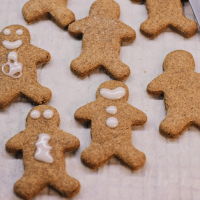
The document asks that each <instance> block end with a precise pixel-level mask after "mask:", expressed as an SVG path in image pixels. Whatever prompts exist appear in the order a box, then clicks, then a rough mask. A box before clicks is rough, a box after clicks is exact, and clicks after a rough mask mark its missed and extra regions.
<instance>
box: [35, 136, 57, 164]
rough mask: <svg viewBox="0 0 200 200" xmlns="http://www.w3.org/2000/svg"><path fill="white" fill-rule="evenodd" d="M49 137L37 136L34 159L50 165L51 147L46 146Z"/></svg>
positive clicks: (51, 158)
mask: <svg viewBox="0 0 200 200" xmlns="http://www.w3.org/2000/svg"><path fill="white" fill-rule="evenodd" d="M50 138H51V137H50V136H49V135H48V134H46V133H41V134H39V139H38V140H37V142H36V144H35V146H36V147H37V150H36V152H35V156H34V157H35V159H36V160H39V161H42V162H46V163H52V162H53V157H52V156H51V154H50V150H51V149H52V147H51V146H50V145H49V144H48V141H49V140H50Z"/></svg>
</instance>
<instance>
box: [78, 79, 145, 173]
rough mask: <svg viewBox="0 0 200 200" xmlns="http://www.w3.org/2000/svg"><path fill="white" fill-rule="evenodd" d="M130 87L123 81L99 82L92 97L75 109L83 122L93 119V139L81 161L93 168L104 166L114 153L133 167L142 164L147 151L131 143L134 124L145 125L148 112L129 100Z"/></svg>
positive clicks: (114, 155)
mask: <svg viewBox="0 0 200 200" xmlns="http://www.w3.org/2000/svg"><path fill="white" fill-rule="evenodd" d="M128 96H129V91H128V87H127V86H126V85H125V84H124V83H123V82H120V81H107V82H104V83H102V84H101V85H100V87H99V88H98V90H97V93H96V97H97V99H96V101H93V102H91V103H89V104H87V105H85V106H83V107H81V108H79V109H78V110H77V111H76V113H75V119H76V120H77V121H79V122H81V123H85V122H88V121H90V120H91V123H92V124H91V136H92V142H91V144H90V146H89V147H88V148H87V149H86V150H84V151H83V152H82V154H81V160H82V162H83V163H84V164H85V165H86V166H87V167H90V168H92V169H97V168H99V167H101V166H102V165H103V164H104V163H106V162H107V161H108V160H110V159H111V158H112V157H116V158H118V159H119V160H120V161H121V162H122V163H123V164H124V165H126V166H127V167H129V168H130V169H131V170H137V169H139V168H141V167H142V166H143V165H144V164H145V161H146V157H145V154H144V153H142V152H140V151H138V150H137V149H136V148H134V147H133V145H132V132H131V127H132V126H138V125H143V124H145V122H146V121H147V117H146V115H145V114H144V113H143V112H142V111H140V110H138V109H137V108H134V107H133V106H131V105H130V104H128V103H127V100H128Z"/></svg>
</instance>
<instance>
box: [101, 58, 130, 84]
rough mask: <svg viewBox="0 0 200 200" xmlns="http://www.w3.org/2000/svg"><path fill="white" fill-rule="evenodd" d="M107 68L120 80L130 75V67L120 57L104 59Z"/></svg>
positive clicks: (114, 77)
mask: <svg viewBox="0 0 200 200" xmlns="http://www.w3.org/2000/svg"><path fill="white" fill-rule="evenodd" d="M104 67H105V70H106V71H107V72H108V74H109V75H110V76H111V77H112V78H113V79H116V80H118V81H123V80H125V79H126V78H128V77H129V75H130V68H129V66H128V65H126V64H124V63H123V62H122V61H121V60H120V59H119V58H112V57H111V58H110V59H109V60H108V61H107V60H105V61H104Z"/></svg>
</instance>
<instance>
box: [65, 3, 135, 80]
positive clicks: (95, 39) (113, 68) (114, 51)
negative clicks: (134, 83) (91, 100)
mask: <svg viewBox="0 0 200 200" xmlns="http://www.w3.org/2000/svg"><path fill="white" fill-rule="evenodd" d="M119 16H120V7H119V5H118V4H117V3H116V2H115V1H114V0H97V1H95V2H94V3H93V4H92V6H91V8H90V13H89V17H86V18H84V19H81V20H78V21H76V22H74V23H72V24H70V25H69V28H68V32H69V33H70V34H71V35H72V36H75V37H79V36H81V35H82V34H83V43H82V52H81V55H80V56H79V57H78V58H76V59H75V60H73V61H72V62H71V66H70V67H71V70H72V72H73V73H74V74H76V75H77V76H78V77H81V78H83V77H85V76H87V75H89V74H91V73H92V72H93V71H95V70H96V69H98V68H99V67H102V66H103V68H104V69H105V71H106V72H107V73H108V74H109V75H110V76H111V77H112V78H114V79H117V80H125V79H126V78H127V77H128V76H129V74H130V68H129V67H128V66H127V65H126V64H124V63H123V62H122V61H121V60H120V57H119V55H120V43H121V42H132V41H134V40H135V38H136V33H135V31H134V30H133V29H132V28H131V27H129V26H128V25H126V24H124V23H122V22H121V21H119Z"/></svg>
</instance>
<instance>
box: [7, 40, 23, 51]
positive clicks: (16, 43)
mask: <svg viewBox="0 0 200 200" xmlns="http://www.w3.org/2000/svg"><path fill="white" fill-rule="evenodd" d="M21 45H22V41H21V40H16V41H14V42H9V41H7V40H4V41H3V46H4V47H6V49H16V48H18V47H20V46H21Z"/></svg>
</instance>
